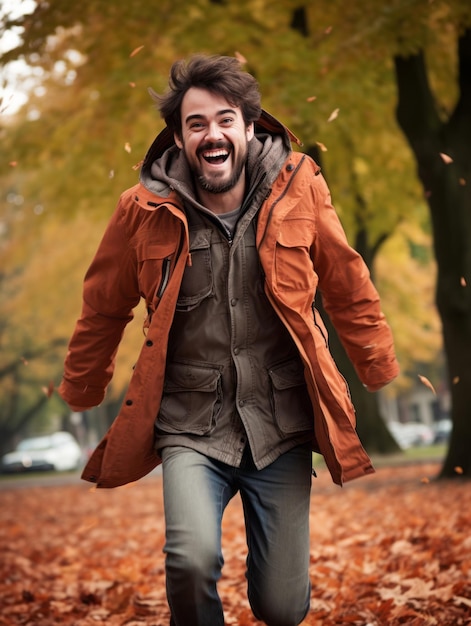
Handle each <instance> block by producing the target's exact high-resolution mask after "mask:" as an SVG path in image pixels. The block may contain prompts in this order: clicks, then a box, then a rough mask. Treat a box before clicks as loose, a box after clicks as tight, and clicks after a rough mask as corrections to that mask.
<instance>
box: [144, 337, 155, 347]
mask: <svg viewBox="0 0 471 626" xmlns="http://www.w3.org/2000/svg"><path fill="white" fill-rule="evenodd" d="M153 345H154V342H153V341H152V340H151V339H148V340H147V341H146V346H149V347H150V346H153Z"/></svg>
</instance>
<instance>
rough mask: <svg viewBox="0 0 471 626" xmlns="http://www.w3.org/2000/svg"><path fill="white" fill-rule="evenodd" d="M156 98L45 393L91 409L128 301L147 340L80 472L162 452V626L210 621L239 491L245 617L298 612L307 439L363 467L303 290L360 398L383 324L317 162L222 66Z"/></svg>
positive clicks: (337, 459) (336, 460) (331, 463)
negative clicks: (136, 166)
mask: <svg viewBox="0 0 471 626" xmlns="http://www.w3.org/2000/svg"><path fill="white" fill-rule="evenodd" d="M152 93H153V92H152ZM153 96H154V98H155V99H156V100H157V102H158V106H159V109H160V112H161V115H162V116H163V117H164V119H165V121H166V124H167V127H166V129H165V130H164V131H163V132H162V133H160V135H159V136H158V137H157V139H156V140H155V141H154V143H153V144H152V146H151V148H150V150H149V152H148V154H147V156H146V158H145V160H144V163H143V166H142V172H141V178H140V182H139V184H138V185H136V186H135V187H133V188H132V189H129V190H127V191H125V192H124V193H123V195H122V197H121V199H120V201H119V204H118V207H117V210H116V212H115V214H114V215H113V217H112V218H111V221H110V223H109V226H108V228H107V230H106V232H105V234H104V237H103V240H102V242H101V244H100V246H99V249H98V251H97V254H96V257H95V259H94V261H93V262H92V264H91V267H90V269H89V271H88V273H87V275H86V278H85V285H84V298H83V311H82V315H81V318H80V319H79V321H78V322H77V327H76V330H75V333H74V335H73V337H72V339H71V342H70V346H69V352H68V355H67V359H66V363H65V373H64V379H63V382H62V384H61V387H60V393H61V394H62V396H63V398H64V399H65V400H66V401H67V402H68V403H69V405H70V406H71V407H72V408H73V409H74V410H77V411H79V410H83V409H85V408H89V407H91V406H94V405H97V404H99V403H100V402H101V401H102V399H103V396H104V392H105V388H106V385H107V384H108V382H109V380H110V378H111V376H112V372H113V365H114V358H115V354H116V351H117V348H118V345H119V342H120V339H121V336H122V332H123V330H124V327H125V325H126V324H127V323H128V322H129V321H130V319H131V318H132V309H133V308H134V307H135V306H136V305H137V303H138V302H139V300H140V298H144V299H145V301H146V304H147V310H148V317H147V319H146V322H145V327H146V331H147V334H146V339H145V341H144V344H143V346H142V350H141V352H140V355H139V358H138V360H137V363H136V366H135V369H134V372H133V376H132V380H131V382H130V385H129V388H128V391H127V394H126V397H125V399H124V402H123V406H122V409H121V411H120V413H119V415H118V417H117V418H116V420H115V422H114V423H113V425H112V427H111V429H110V430H109V432H108V433H107V435H106V436H105V438H104V439H103V441H102V442H101V443H100V444H99V446H98V448H97V450H95V452H94V454H93V455H92V457H91V459H90V461H89V462H88V464H87V466H86V468H85V470H84V472H83V478H84V479H85V480H89V481H93V482H96V483H97V485H98V486H99V487H114V486H117V485H121V484H124V483H126V482H129V481H133V480H137V479H138V478H140V477H141V476H143V475H145V474H146V473H147V472H149V471H150V470H151V469H153V468H154V467H155V466H156V465H157V464H158V463H159V462H160V461H162V463H163V466H162V467H163V489H164V503H165V521H166V544H165V550H164V551H165V553H166V577H167V596H168V601H169V605H170V610H171V624H173V625H174V626H202V625H205V626H219V625H220V626H222V625H223V624H224V618H223V611H222V605H221V601H220V599H219V596H218V593H217V581H218V579H219V577H220V575H221V569H222V565H223V557H222V553H221V520H222V516H223V512H224V509H225V507H226V505H227V504H228V502H229V500H230V499H231V498H232V497H233V496H234V495H235V494H236V493H237V492H239V493H240V496H241V499H242V502H243V507H244V515H245V521H246V534H247V545H248V557H247V581H248V596H249V600H250V604H251V607H252V610H253V612H254V615H255V616H256V617H257V618H258V619H260V620H263V621H264V622H265V623H266V624H268V626H291V625H295V624H299V623H300V622H301V621H302V620H303V619H304V617H305V615H306V613H307V611H308V609H309V597H310V583H309V571H308V568H309V523H308V522H309V497H310V489H311V462H312V459H311V456H312V450H317V451H319V452H321V453H322V454H323V455H324V458H325V461H326V464H327V466H328V468H329V470H330V472H331V474H332V477H333V480H334V481H335V482H336V483H339V484H342V482H344V481H346V480H350V479H353V478H355V477H358V476H362V475H364V474H368V473H370V472H372V471H373V468H372V466H371V463H370V460H369V458H368V456H367V455H366V453H365V452H364V450H363V448H362V446H361V444H360V442H359V440H358V437H357V435H356V432H355V427H354V425H355V415H354V409H353V407H352V405H351V402H350V398H349V393H348V389H347V386H346V383H345V381H344V379H343V378H342V376H341V375H340V374H339V373H338V371H337V368H336V366H335V364H334V362H333V360H332V357H331V356H330V353H329V350H328V345H327V338H326V332H325V328H324V326H323V324H322V321H321V319H320V317H319V314H318V313H317V312H316V310H315V308H314V299H315V294H316V288H317V285H319V288H320V289H321V290H322V296H323V301H324V306H325V309H326V310H327V311H328V313H329V314H330V316H331V318H332V321H333V322H334V324H335V326H336V328H337V331H338V333H339V335H340V337H341V339H342V341H343V343H344V345H345V347H346V349H347V351H348V354H349V356H350V358H351V359H352V362H353V363H354V364H355V366H356V368H357V371H358V374H359V376H360V378H361V380H362V381H363V383H364V384H365V385H366V386H367V387H368V388H369V389H370V390H376V389H379V388H380V387H382V386H383V385H385V384H386V383H388V382H389V381H391V380H392V379H393V378H394V377H395V376H396V375H397V373H398V366H397V362H396V359H395V356H394V349H393V341H392V337H391V333H390V330H389V327H388V325H387V324H386V322H385V320H384V316H383V315H382V313H381V309H380V305H379V298H378V294H377V292H376V290H375V289H374V287H373V285H372V283H371V282H370V279H369V275H368V271H367V269H366V267H365V265H364V263H363V262H362V260H361V258H360V257H359V255H358V254H357V253H356V252H355V251H354V250H352V249H351V248H350V247H349V246H348V244H347V241H346V238H345V235H344V232H343V230H342V228H341V226H340V224H339V221H338V218H337V217H336V214H335V211H334V209H333V207H332V204H331V202H330V195H329V191H328V188H327V186H326V184H325V181H324V180H323V178H322V176H321V175H320V173H319V167H318V166H317V165H316V164H315V163H314V162H313V161H312V160H311V159H310V158H308V157H307V156H306V155H303V154H301V153H299V152H293V151H292V150H291V140H294V139H295V138H294V137H293V136H292V135H291V134H290V133H289V131H287V129H286V128H285V127H283V126H282V125H281V124H280V123H279V122H277V120H275V119H274V118H273V117H271V116H270V115H268V114H267V113H266V112H264V111H262V110H261V107H260V94H259V90H258V85H257V83H256V81H255V79H254V78H253V77H252V76H251V75H250V74H248V73H246V72H244V71H243V70H242V68H241V67H240V65H239V63H238V62H237V60H236V59H233V58H229V57H218V56H216V57H204V56H195V57H192V58H191V59H190V60H189V61H188V62H187V63H185V62H177V63H175V64H174V65H173V67H172V70H171V76H170V82H169V89H168V91H167V93H166V94H164V95H163V96H157V95H156V94H153Z"/></svg>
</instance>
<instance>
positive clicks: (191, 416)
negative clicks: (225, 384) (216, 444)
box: [156, 363, 222, 435]
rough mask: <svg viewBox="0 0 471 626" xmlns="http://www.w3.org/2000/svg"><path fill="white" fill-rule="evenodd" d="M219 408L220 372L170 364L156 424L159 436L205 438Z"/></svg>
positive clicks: (188, 365) (205, 368)
mask: <svg viewBox="0 0 471 626" xmlns="http://www.w3.org/2000/svg"><path fill="white" fill-rule="evenodd" d="M221 406H222V385H221V371H220V369H218V368H216V367H210V366H205V365H195V364H193V363H192V364H188V363H170V364H168V365H167V369H166V373H165V384H164V391H163V396H162V402H161V405H160V411H159V415H158V418H157V422H156V431H157V433H161V434H182V433H186V434H193V435H208V434H210V433H211V431H212V430H213V428H214V425H215V423H216V419H217V416H218V414H219V412H220V410H221Z"/></svg>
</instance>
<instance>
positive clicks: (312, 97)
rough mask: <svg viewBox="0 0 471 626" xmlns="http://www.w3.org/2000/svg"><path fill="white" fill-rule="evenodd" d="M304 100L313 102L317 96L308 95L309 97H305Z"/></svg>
mask: <svg viewBox="0 0 471 626" xmlns="http://www.w3.org/2000/svg"><path fill="white" fill-rule="evenodd" d="M306 100H307V101H308V102H314V100H317V96H309V98H306Z"/></svg>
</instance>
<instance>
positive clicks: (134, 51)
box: [129, 46, 144, 57]
mask: <svg viewBox="0 0 471 626" xmlns="http://www.w3.org/2000/svg"><path fill="white" fill-rule="evenodd" d="M143 47H144V46H138V47H137V48H134V50H133V51H132V52H131V54H130V55H129V56H130V57H135V56H136V54H138V53H139V52H140V51H141V50H142V48H143Z"/></svg>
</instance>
